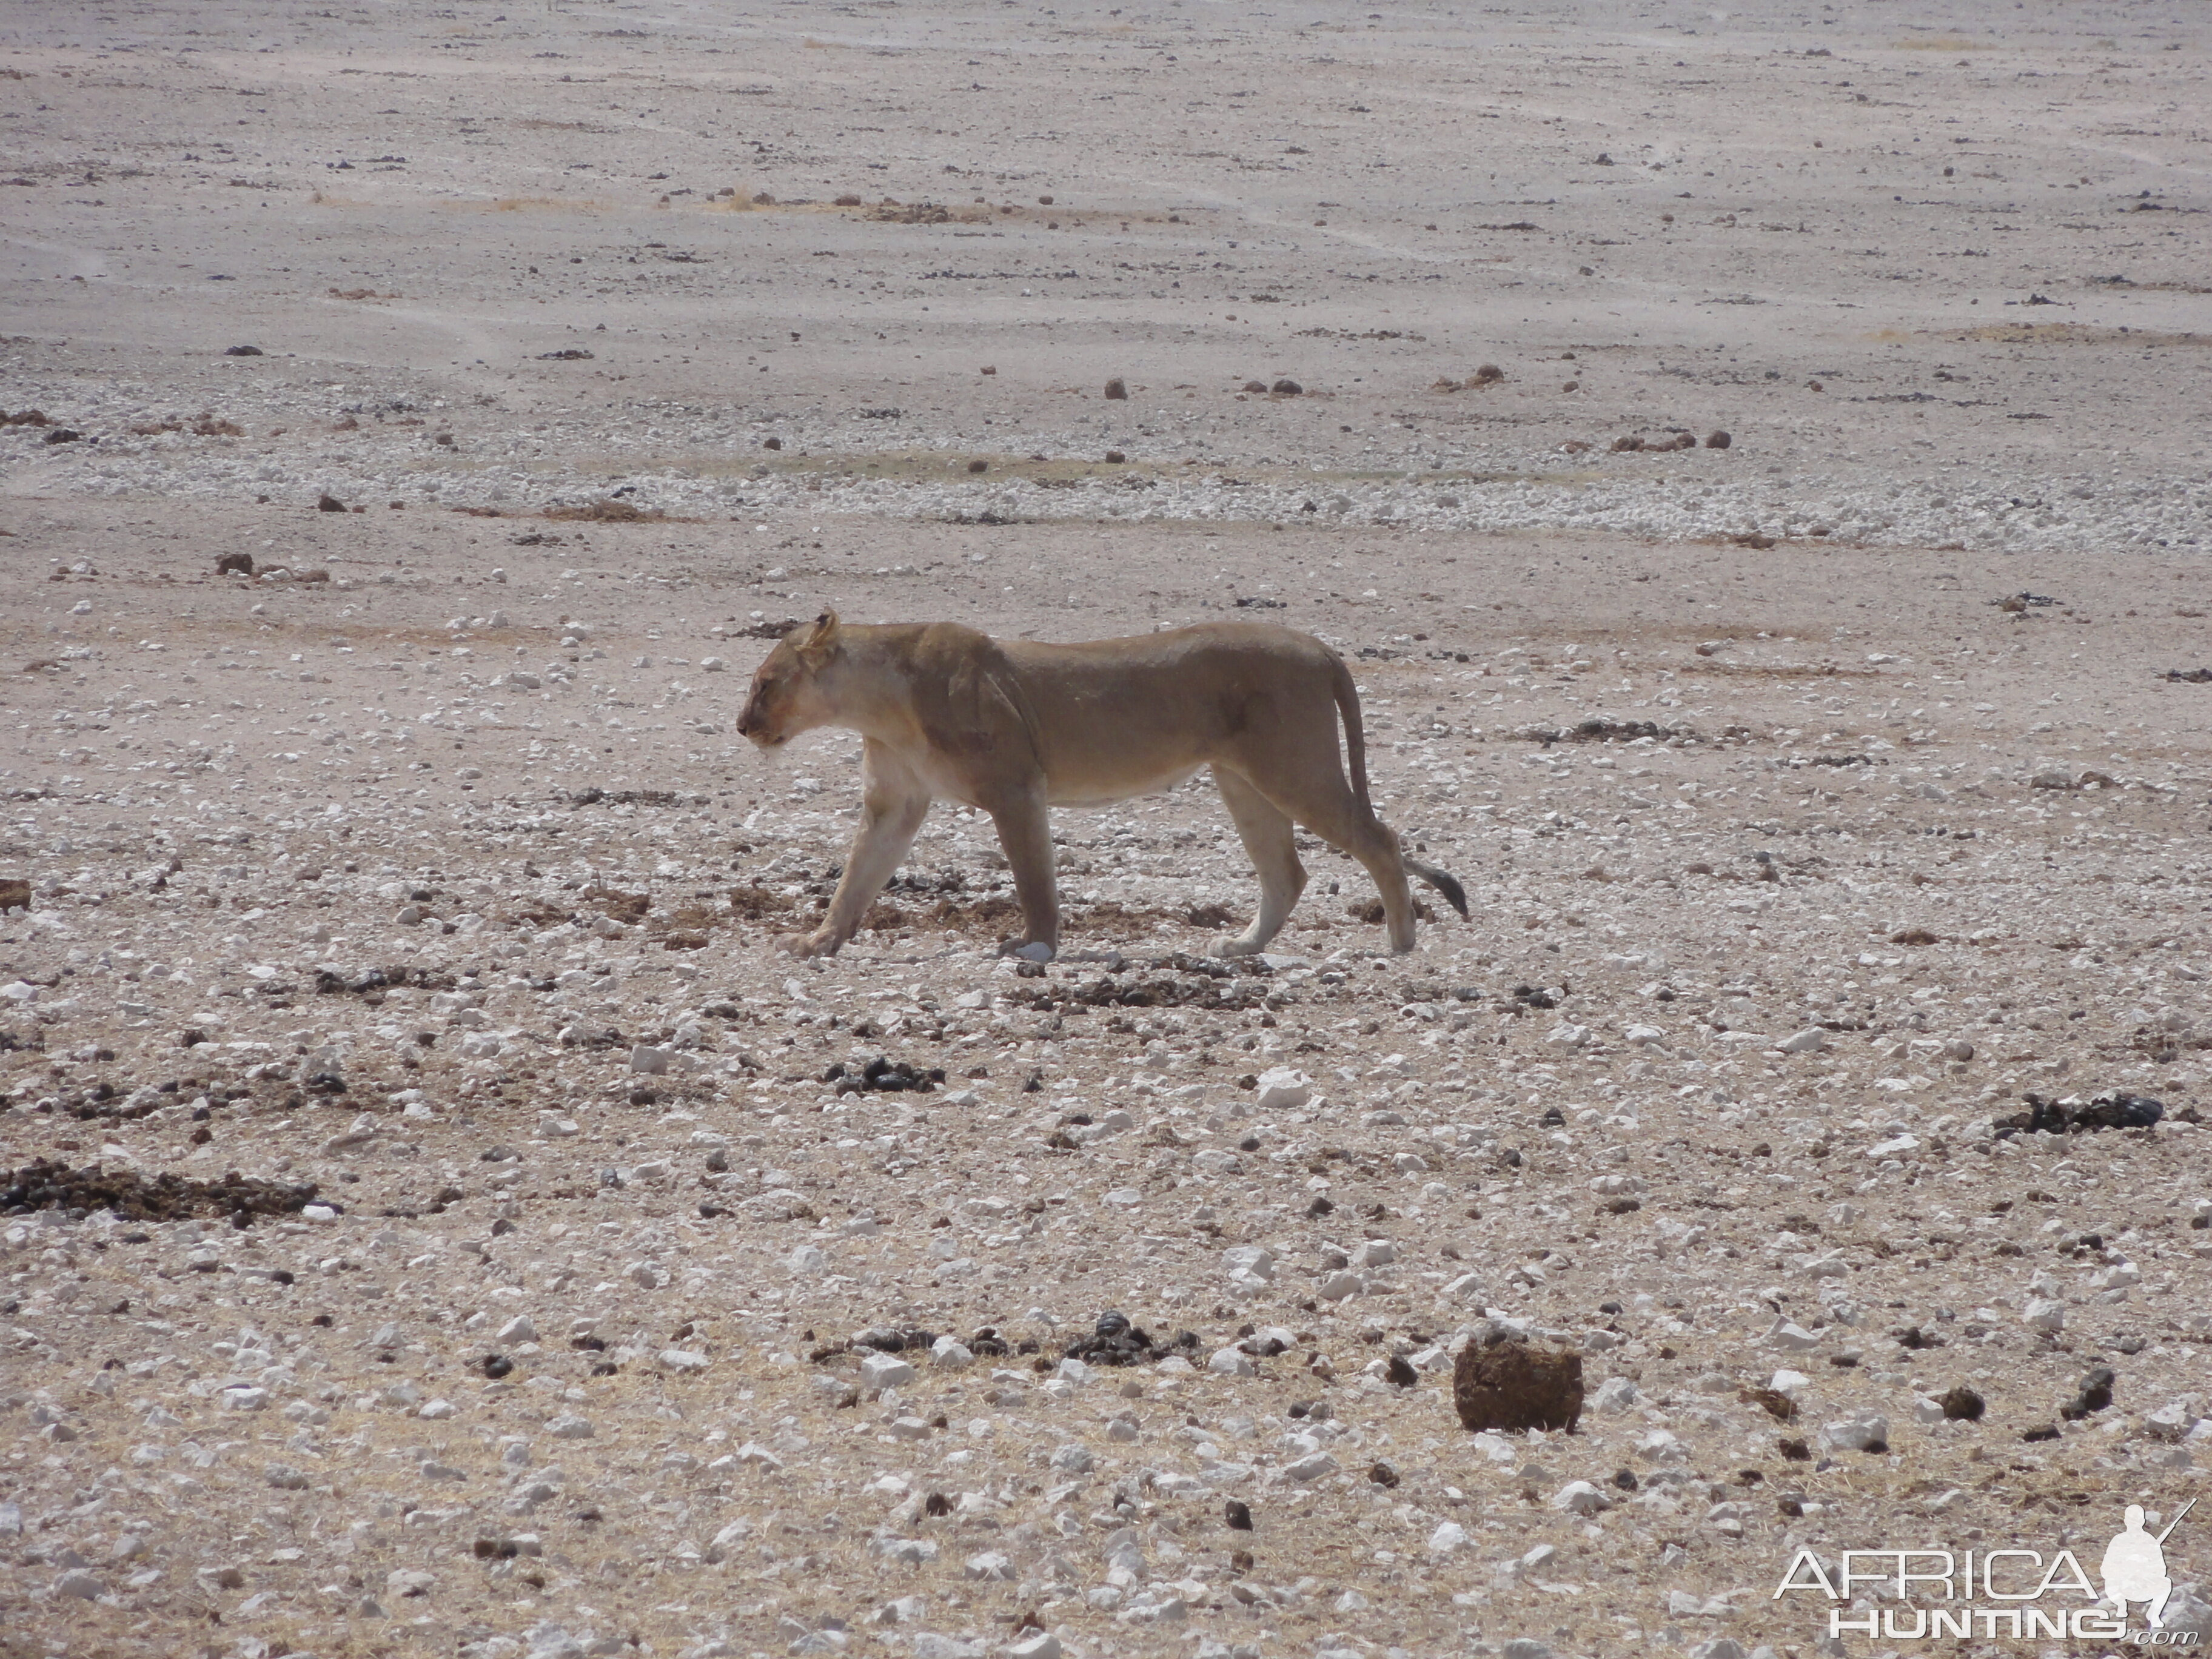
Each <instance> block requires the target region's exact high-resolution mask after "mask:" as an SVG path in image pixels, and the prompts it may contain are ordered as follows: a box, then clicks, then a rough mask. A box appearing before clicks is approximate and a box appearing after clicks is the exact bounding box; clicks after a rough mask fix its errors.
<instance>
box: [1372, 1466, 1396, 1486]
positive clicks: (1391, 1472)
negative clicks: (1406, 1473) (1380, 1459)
mask: <svg viewBox="0 0 2212 1659" xmlns="http://www.w3.org/2000/svg"><path fill="white" fill-rule="evenodd" d="M1367 1478H1368V1479H1369V1480H1372V1481H1373V1482H1374V1483H1375V1484H1376V1486H1396V1485H1397V1484H1398V1471H1397V1470H1395V1469H1394V1468H1391V1467H1390V1466H1389V1464H1388V1463H1377V1464H1376V1465H1375V1466H1374V1467H1373V1468H1370V1469H1369V1470H1368V1471H1367Z"/></svg>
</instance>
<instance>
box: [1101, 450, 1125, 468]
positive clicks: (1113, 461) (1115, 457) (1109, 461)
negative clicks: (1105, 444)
mask: <svg viewBox="0 0 2212 1659" xmlns="http://www.w3.org/2000/svg"><path fill="white" fill-rule="evenodd" d="M1127 459H1129V458H1128V457H1127V455H1124V454H1123V453H1121V451H1120V450H1118V449H1109V450H1108V451H1107V452H1106V465H1109V466H1119V465H1121V463H1122V462H1124V461H1126V460H1127Z"/></svg>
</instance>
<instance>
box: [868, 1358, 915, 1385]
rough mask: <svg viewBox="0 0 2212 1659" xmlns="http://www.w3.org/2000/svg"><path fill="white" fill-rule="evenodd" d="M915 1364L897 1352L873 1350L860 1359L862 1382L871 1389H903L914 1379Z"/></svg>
mask: <svg viewBox="0 0 2212 1659" xmlns="http://www.w3.org/2000/svg"><path fill="white" fill-rule="evenodd" d="M914 1379H915V1369H914V1367H913V1366H911V1365H909V1364H907V1363H906V1361H905V1360H903V1359H902V1358H899V1357H898V1356H897V1355H896V1354H895V1353H882V1352H870V1353H867V1354H866V1355H864V1356H863V1357H862V1358H861V1360H860V1382H861V1383H862V1384H863V1385H864V1386H866V1387H867V1388H871V1389H902V1388H904V1387H905V1386H906V1385H907V1384H908V1383H911V1382H913V1381H914Z"/></svg>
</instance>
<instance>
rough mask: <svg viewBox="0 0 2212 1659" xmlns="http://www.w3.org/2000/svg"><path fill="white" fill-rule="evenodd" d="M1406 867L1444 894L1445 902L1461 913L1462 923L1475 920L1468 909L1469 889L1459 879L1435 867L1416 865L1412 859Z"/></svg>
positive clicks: (1407, 862)
mask: <svg viewBox="0 0 2212 1659" xmlns="http://www.w3.org/2000/svg"><path fill="white" fill-rule="evenodd" d="M1406 867H1407V869H1408V870H1411V871H1412V872H1413V873H1414V874H1415V875H1417V876H1419V878H1421V879H1422V880H1423V881H1425V882H1426V883H1428V884H1429V885H1430V886H1431V887H1433V888H1435V889H1436V890H1437V891H1438V892H1439V893H1442V894H1443V896H1444V900H1445V902H1447V903H1449V905H1450V906H1451V908H1453V909H1455V910H1456V911H1458V912H1459V914H1460V920H1461V921H1473V920H1474V917H1473V915H1471V914H1470V913H1469V911H1468V908H1467V889H1466V888H1464V887H1462V886H1461V885H1460V884H1459V879H1458V878H1456V877H1455V876H1452V875H1449V874H1448V873H1446V872H1443V871H1442V870H1439V869H1437V867H1436V866H1433V865H1428V864H1416V863H1415V862H1414V861H1413V860H1411V859H1407V860H1406Z"/></svg>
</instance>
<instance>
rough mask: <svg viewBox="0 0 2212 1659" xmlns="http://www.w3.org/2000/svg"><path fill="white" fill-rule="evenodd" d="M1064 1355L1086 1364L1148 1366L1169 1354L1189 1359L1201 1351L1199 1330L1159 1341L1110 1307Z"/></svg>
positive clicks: (1070, 1344) (1065, 1350)
mask: <svg viewBox="0 0 2212 1659" xmlns="http://www.w3.org/2000/svg"><path fill="white" fill-rule="evenodd" d="M1061 1352H1062V1357H1063V1358H1068V1359H1080V1360H1081V1361H1083V1363H1084V1364H1086V1365H1149V1364H1152V1363H1153V1362H1154V1361H1156V1360H1161V1359H1165V1358H1168V1357H1169V1356H1170V1354H1181V1355H1182V1356H1183V1357H1184V1358H1188V1357H1189V1356H1190V1355H1192V1354H1194V1353H1196V1352H1198V1333H1197V1332H1196V1331H1177V1332H1176V1334H1175V1339H1174V1340H1172V1341H1170V1342H1165V1343H1158V1342H1155V1341H1153V1340H1152V1334H1151V1333H1150V1332H1148V1331H1146V1329H1145V1328H1144V1327H1143V1326H1141V1325H1133V1324H1131V1323H1130V1322H1129V1320H1128V1317H1127V1316H1126V1315H1123V1314H1119V1313H1115V1312H1113V1311H1111V1310H1109V1311H1108V1312H1106V1313H1103V1314H1101V1315H1100V1316H1098V1321H1097V1324H1096V1325H1095V1326H1094V1327H1093V1328H1092V1329H1091V1334H1090V1335H1089V1336H1086V1337H1081V1338H1079V1339H1078V1340H1075V1341H1073V1342H1071V1343H1069V1344H1068V1345H1067V1346H1066V1348H1065V1349H1063V1350H1062V1351H1061Z"/></svg>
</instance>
